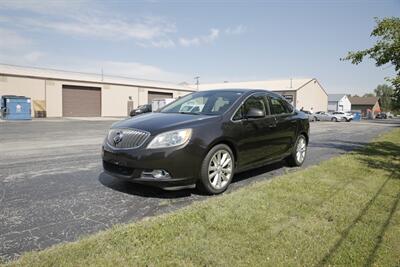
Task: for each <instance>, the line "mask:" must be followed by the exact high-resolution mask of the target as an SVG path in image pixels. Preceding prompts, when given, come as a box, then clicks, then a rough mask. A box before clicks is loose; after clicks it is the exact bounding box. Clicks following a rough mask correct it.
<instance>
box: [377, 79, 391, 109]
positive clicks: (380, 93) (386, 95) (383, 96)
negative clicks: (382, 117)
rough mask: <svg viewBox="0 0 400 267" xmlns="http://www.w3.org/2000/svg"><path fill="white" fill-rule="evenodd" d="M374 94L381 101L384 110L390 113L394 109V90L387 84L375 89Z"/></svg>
mask: <svg viewBox="0 0 400 267" xmlns="http://www.w3.org/2000/svg"><path fill="white" fill-rule="evenodd" d="M374 92H375V94H376V96H377V97H379V98H380V100H381V107H382V109H383V110H384V111H390V110H391V109H392V95H393V88H392V87H391V86H389V85H387V84H381V85H378V86H377V87H376V88H375V90H374Z"/></svg>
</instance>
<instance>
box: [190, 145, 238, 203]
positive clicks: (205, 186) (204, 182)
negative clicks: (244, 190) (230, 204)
mask: <svg viewBox="0 0 400 267" xmlns="http://www.w3.org/2000/svg"><path fill="white" fill-rule="evenodd" d="M219 151H225V152H227V153H228V154H229V155H230V157H231V159H232V160H231V162H232V170H231V175H230V178H229V180H228V181H227V183H226V185H225V186H223V187H222V188H220V189H216V188H214V187H213V186H212V184H211V182H210V180H209V165H210V162H211V160H212V158H213V157H214V156H215V154H216V153H217V152H219ZM234 170H235V157H234V155H233V153H232V150H231V149H230V148H229V146H227V145H225V144H219V145H216V146H214V147H213V148H211V149H210V151H208V153H207V155H206V156H205V157H204V159H203V163H202V164H201V169H200V177H199V178H198V180H197V183H196V188H197V189H199V190H200V191H201V192H202V193H205V194H208V195H215V194H220V193H222V192H224V191H225V190H226V189H227V188H228V186H229V184H230V183H231V182H232V178H233V175H234Z"/></svg>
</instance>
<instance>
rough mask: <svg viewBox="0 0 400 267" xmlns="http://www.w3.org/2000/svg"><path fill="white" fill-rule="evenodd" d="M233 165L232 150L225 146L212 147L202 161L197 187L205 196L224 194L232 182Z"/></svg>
mask: <svg viewBox="0 0 400 267" xmlns="http://www.w3.org/2000/svg"><path fill="white" fill-rule="evenodd" d="M234 165H235V160H234V156H233V153H232V150H231V149H230V148H229V147H228V146H227V145H224V144H219V145H216V146H214V147H213V148H212V149H211V150H210V151H209V152H208V153H207V155H206V156H205V158H204V160H203V163H202V165H201V171H200V177H199V180H198V182H197V187H198V188H199V189H200V190H201V191H202V192H204V193H207V194H220V193H222V192H224V191H225V190H226V189H227V188H228V186H229V184H230V183H231V181H232V177H233V173H234V167H235V166H234Z"/></svg>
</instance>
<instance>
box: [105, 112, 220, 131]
mask: <svg viewBox="0 0 400 267" xmlns="http://www.w3.org/2000/svg"><path fill="white" fill-rule="evenodd" d="M220 118H221V116H208V115H191V114H178V113H159V112H154V113H145V114H143V115H140V116H138V117H133V118H130V119H127V120H123V121H119V122H116V123H114V124H113V125H112V127H111V128H132V129H138V130H143V131H147V132H150V133H151V134H158V133H160V132H165V131H170V130H175V129H182V128H191V127H194V126H195V125H197V124H203V123H207V122H212V121H215V120H218V119H220Z"/></svg>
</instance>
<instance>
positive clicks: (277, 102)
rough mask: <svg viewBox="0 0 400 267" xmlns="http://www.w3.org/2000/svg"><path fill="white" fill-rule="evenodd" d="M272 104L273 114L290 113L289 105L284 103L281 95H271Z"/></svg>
mask: <svg viewBox="0 0 400 267" xmlns="http://www.w3.org/2000/svg"><path fill="white" fill-rule="evenodd" d="M269 99H270V102H271V105H270V108H271V113H272V114H273V115H279V114H286V113H290V112H291V111H290V112H289V109H288V107H287V106H286V103H284V101H283V100H282V99H280V98H279V97H275V96H270V97H269Z"/></svg>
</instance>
